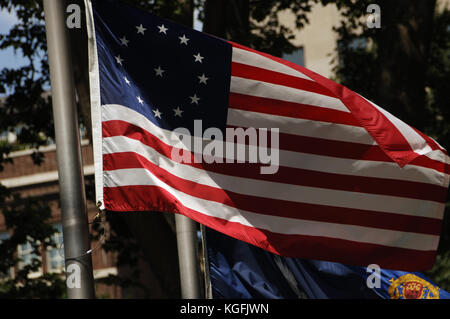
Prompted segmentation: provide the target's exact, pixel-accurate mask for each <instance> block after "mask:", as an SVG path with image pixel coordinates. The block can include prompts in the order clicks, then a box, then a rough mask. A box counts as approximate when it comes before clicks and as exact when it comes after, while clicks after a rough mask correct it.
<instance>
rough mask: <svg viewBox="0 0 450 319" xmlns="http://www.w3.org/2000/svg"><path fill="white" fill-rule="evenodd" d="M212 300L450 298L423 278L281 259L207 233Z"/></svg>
mask: <svg viewBox="0 0 450 319" xmlns="http://www.w3.org/2000/svg"><path fill="white" fill-rule="evenodd" d="M204 235H205V238H204V240H205V241H206V247H207V260H208V263H207V265H208V273H209V283H210V285H211V294H212V296H211V297H212V298H213V299H298V298H301V299H450V293H448V292H447V291H445V290H444V289H441V288H440V287H438V286H437V285H436V284H434V283H433V282H432V281H431V280H430V279H429V278H427V277H426V276H424V275H423V274H422V273H419V272H414V273H409V272H405V271H398V270H388V269H379V270H378V271H379V272H376V271H375V270H374V269H371V268H369V269H368V267H358V266H351V265H344V264H339V263H334V262H328V261H319V260H304V259H296V258H289V257H281V256H278V255H275V254H272V253H270V252H268V251H265V250H263V249H260V248H258V247H255V246H253V245H249V244H247V243H245V242H243V241H239V240H236V239H234V238H232V237H229V236H226V235H223V234H221V233H219V232H216V231H214V230H212V229H209V228H206V229H205V232H204Z"/></svg>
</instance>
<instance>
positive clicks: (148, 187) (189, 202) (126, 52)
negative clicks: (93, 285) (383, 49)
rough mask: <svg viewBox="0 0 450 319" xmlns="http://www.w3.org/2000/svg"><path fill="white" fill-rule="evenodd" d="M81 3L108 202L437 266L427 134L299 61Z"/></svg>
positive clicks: (324, 253)
mask: <svg viewBox="0 0 450 319" xmlns="http://www.w3.org/2000/svg"><path fill="white" fill-rule="evenodd" d="M87 3H88V29H89V30H88V31H89V41H90V42H89V49H90V84H91V99H92V101H91V103H92V117H93V140H94V154H95V155H94V157H95V168H96V194H97V195H96V196H97V200H98V201H99V202H100V203H101V205H102V207H103V208H104V209H106V210H109V211H164V212H173V213H178V214H183V215H185V216H187V217H189V218H191V219H193V220H195V221H197V222H199V223H202V224H204V225H206V226H208V227H210V228H212V229H215V230H217V231H219V232H222V233H224V234H227V235H229V236H232V237H234V238H237V239H239V240H243V241H245V242H247V243H250V244H253V245H256V246H258V247H261V248H263V249H266V250H268V251H270V252H273V253H276V254H280V255H283V256H289V257H298V258H307V259H318V260H327V261H336V262H341V263H346V264H354V265H361V266H367V265H369V264H373V263H375V264H378V265H379V266H380V267H383V268H389V269H402V270H409V271H413V270H424V269H429V268H431V266H432V265H433V263H434V259H435V255H436V250H437V246H438V243H439V235H440V231H441V221H442V217H443V211H444V203H445V200H446V194H447V188H448V183H449V172H450V169H449V157H448V156H447V153H446V151H445V150H444V149H443V148H442V147H441V146H439V145H438V144H437V143H436V142H435V141H434V140H432V139H431V138H429V137H427V136H426V135H424V134H422V133H421V132H419V131H417V130H415V129H414V128H412V127H411V126H409V125H407V124H405V123H403V122H402V121H401V120H399V119H397V118H395V117H394V116H392V115H391V114H389V113H388V112H386V111H385V110H383V109H381V108H380V107H378V106H377V105H375V104H373V103H372V102H370V101H368V100H366V99H365V98H363V97H361V96H360V95H358V94H356V93H354V92H352V91H350V90H349V89H347V88H345V87H343V86H341V85H339V84H337V83H335V82H333V81H331V80H329V79H327V78H324V77H322V76H320V75H318V74H317V73H314V72H312V71H310V70H308V69H306V68H303V67H301V66H298V65H295V64H293V63H290V62H287V61H285V60H282V59H279V58H276V57H273V56H270V55H268V54H265V53H261V52H258V51H255V50H253V49H250V48H247V47H245V46H242V45H239V44H236V43H233V42H229V41H225V40H222V39H219V38H216V37H213V36H211V35H208V34H205V33H201V32H198V31H195V30H192V29H190V28H186V27H183V26H180V25H177V24H175V23H172V22H170V21H168V20H165V19H161V18H159V17H156V16H154V15H152V14H150V13H147V12H143V11H140V10H137V9H135V8H133V7H130V6H127V5H124V4H121V3H120V2H117V1H92V3H90V2H89V1H88V2H87ZM252 129H253V131H252ZM211 132H212V133H211ZM229 132H234V133H235V134H236V135H235V136H233V139H232V140H230V139H228V137H229V134H228V133H229ZM242 132H244V133H248V134H247V136H244V139H239V136H238V135H239V134H238V133H242ZM219 133H220V134H219ZM221 134H222V136H221ZM252 134H253V135H252ZM255 134H256V135H255ZM221 138H223V139H224V140H225V141H226V142H224V143H223V144H222V146H223V149H221V148H220V147H212V146H211V145H215V146H217V145H219V146H220V145H221V144H220V141H221ZM207 149H208V150H209V152H206V150H207ZM212 150H214V151H212ZM205 153H207V154H206V155H205ZM242 154H244V155H245V156H244V160H243V158H242ZM255 154H256V155H255ZM240 155H241V157H239V156H240ZM255 157H256V160H255Z"/></svg>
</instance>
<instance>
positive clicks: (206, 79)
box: [197, 73, 208, 84]
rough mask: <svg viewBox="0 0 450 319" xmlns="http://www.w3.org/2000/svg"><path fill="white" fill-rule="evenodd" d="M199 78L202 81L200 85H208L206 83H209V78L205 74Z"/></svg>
mask: <svg viewBox="0 0 450 319" xmlns="http://www.w3.org/2000/svg"><path fill="white" fill-rule="evenodd" d="M197 77H198V78H199V80H200V82H199V84H200V83H204V84H206V81H208V78H207V77H206V76H205V73H203V74H202V75H201V76H197Z"/></svg>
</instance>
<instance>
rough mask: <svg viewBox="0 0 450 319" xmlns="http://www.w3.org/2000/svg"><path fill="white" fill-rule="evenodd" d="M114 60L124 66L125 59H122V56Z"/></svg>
mask: <svg viewBox="0 0 450 319" xmlns="http://www.w3.org/2000/svg"><path fill="white" fill-rule="evenodd" d="M114 58H116V62H117V63H119V64H120V65H122V62H123V59H122V58H121V57H120V55H118V56H115V57H114Z"/></svg>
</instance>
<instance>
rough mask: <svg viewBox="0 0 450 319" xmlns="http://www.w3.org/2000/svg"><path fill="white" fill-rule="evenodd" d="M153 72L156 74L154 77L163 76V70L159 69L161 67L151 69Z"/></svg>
mask: <svg viewBox="0 0 450 319" xmlns="http://www.w3.org/2000/svg"><path fill="white" fill-rule="evenodd" d="M153 70H155V72H156V76H160V77H162V76H163V72H164V70H163V69H161V66H158V68H157V69H153Z"/></svg>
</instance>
